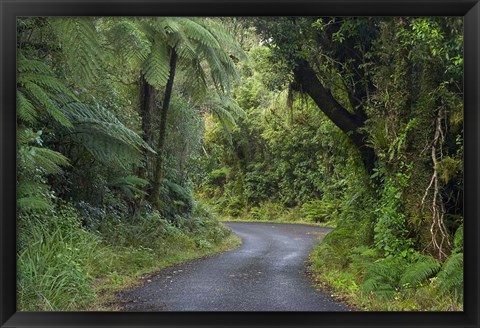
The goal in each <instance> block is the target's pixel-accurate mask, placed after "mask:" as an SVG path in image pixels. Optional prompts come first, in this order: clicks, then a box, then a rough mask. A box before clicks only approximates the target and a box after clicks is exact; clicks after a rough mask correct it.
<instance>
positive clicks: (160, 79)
mask: <svg viewBox="0 0 480 328" xmlns="http://www.w3.org/2000/svg"><path fill="white" fill-rule="evenodd" d="M142 71H143V73H144V74H145V79H146V80H147V82H148V83H149V84H151V85H152V86H154V87H156V88H162V87H164V86H165V85H166V84H167V81H168V78H169V76H170V57H169V51H168V49H167V46H166V45H165V44H164V43H162V42H160V41H155V42H154V44H153V45H152V48H151V51H150V53H149V55H148V57H147V59H146V60H145V62H144V63H143V67H142Z"/></svg>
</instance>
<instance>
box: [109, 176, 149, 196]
mask: <svg viewBox="0 0 480 328" xmlns="http://www.w3.org/2000/svg"><path fill="white" fill-rule="evenodd" d="M147 185H148V181H147V180H145V179H142V178H140V177H137V176H135V175H129V176H126V177H120V178H117V179H115V180H114V181H113V182H112V183H111V185H110V186H111V187H112V188H117V189H119V190H121V191H122V193H123V194H125V195H126V196H127V197H129V198H132V197H134V196H135V195H146V194H147V193H146V192H145V191H144V190H143V188H144V187H145V186H147Z"/></svg>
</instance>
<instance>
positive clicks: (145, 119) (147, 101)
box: [137, 74, 156, 180]
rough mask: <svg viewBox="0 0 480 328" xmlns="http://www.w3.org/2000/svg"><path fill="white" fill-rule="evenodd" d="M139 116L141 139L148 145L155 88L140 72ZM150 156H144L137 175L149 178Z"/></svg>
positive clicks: (151, 138) (151, 137)
mask: <svg viewBox="0 0 480 328" xmlns="http://www.w3.org/2000/svg"><path fill="white" fill-rule="evenodd" d="M140 94H141V104H140V116H141V118H142V132H143V140H145V142H146V143H148V144H149V145H150V146H152V145H153V129H152V114H153V113H154V112H155V97H156V90H155V88H154V87H153V86H152V85H150V84H149V83H148V82H147V81H146V80H145V76H144V75H143V74H142V75H141V77H140ZM151 163H152V161H151V158H145V161H144V163H143V164H144V165H143V166H142V167H140V168H139V169H138V173H137V175H138V176H139V177H141V178H144V179H147V180H149V179H150V174H149V172H151V169H152V165H151Z"/></svg>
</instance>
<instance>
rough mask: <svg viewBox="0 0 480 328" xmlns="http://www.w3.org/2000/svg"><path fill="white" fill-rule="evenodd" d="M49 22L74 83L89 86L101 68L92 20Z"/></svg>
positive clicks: (60, 18) (101, 59) (99, 51)
mask: <svg viewBox="0 0 480 328" xmlns="http://www.w3.org/2000/svg"><path fill="white" fill-rule="evenodd" d="M49 22H50V24H51V25H52V26H53V28H54V31H55V35H56V37H57V38H58V41H59V44H60V48H61V50H62V52H63V55H64V61H65V63H66V64H67V66H68V68H69V70H70V71H71V73H72V75H73V78H74V80H75V82H76V83H78V84H79V85H80V86H91V85H92V84H93V83H94V82H95V80H96V76H97V74H98V72H99V71H100V70H101V69H102V67H103V66H104V63H103V61H104V54H103V49H102V47H101V44H100V42H99V38H98V36H97V31H96V27H95V20H94V18H91V17H52V18H49Z"/></svg>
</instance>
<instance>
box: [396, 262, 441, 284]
mask: <svg viewBox="0 0 480 328" xmlns="http://www.w3.org/2000/svg"><path fill="white" fill-rule="evenodd" d="M440 268H441V264H440V262H439V261H438V260H436V259H434V258H433V257H431V256H425V255H423V256H420V257H419V259H418V260H417V261H416V262H415V263H413V264H411V265H409V266H407V267H406V269H405V272H404V273H403V275H402V277H401V278H400V285H401V286H402V287H417V286H419V285H421V284H422V283H423V282H425V281H426V280H427V279H428V278H431V277H433V276H435V274H436V273H437V272H438V271H439V270H440Z"/></svg>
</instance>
